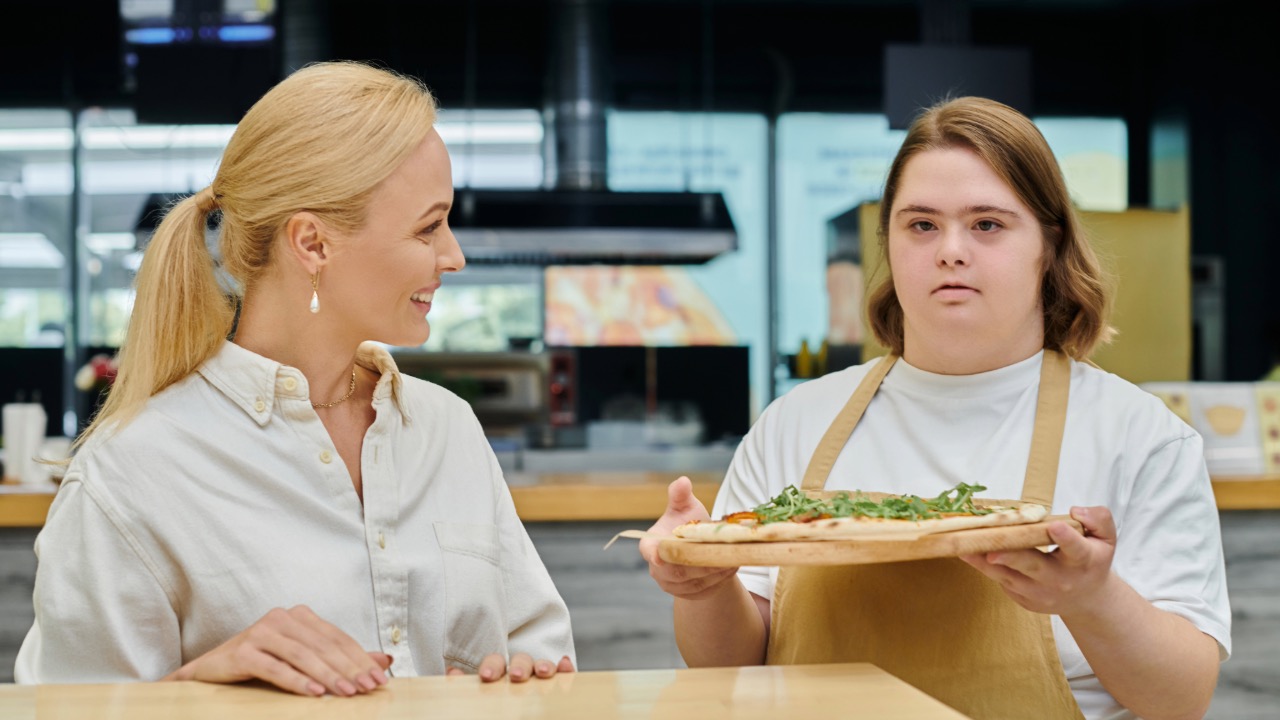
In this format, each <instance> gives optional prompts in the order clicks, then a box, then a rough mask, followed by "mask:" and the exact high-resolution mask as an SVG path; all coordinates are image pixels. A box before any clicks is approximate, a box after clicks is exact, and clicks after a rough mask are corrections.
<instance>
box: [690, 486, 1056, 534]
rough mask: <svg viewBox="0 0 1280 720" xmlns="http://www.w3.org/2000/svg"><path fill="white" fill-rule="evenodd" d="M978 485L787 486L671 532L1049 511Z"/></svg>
mask: <svg viewBox="0 0 1280 720" xmlns="http://www.w3.org/2000/svg"><path fill="white" fill-rule="evenodd" d="M983 490H986V488H985V487H983V486H981V485H969V484H966V483H960V484H959V485H957V486H955V487H954V488H952V489H950V490H948V491H946V492H944V493H942V494H941V495H939V496H937V497H936V498H931V499H927V498H921V497H917V496H915V495H885V494H881V493H863V492H854V493H849V492H836V493H816V494H812V495H810V494H807V493H805V492H803V491H801V490H799V489H798V488H796V487H795V486H793V485H792V486H788V487H787V488H786V489H785V490H783V491H782V494H780V495H778V496H777V497H775V498H773V499H772V500H770V501H769V502H767V503H765V504H763V505H760V506H758V507H756V508H755V509H753V510H747V511H743V512H736V513H732V514H730V515H727V516H725V517H724V518H722V519H721V520H719V521H702V522H699V521H694V522H689V523H685V524H684V525H680V526H678V527H676V528H675V529H674V530H672V534H673V535H675V536H676V537H679V538H682V539H685V540H692V541H697V542H718V543H749V542H788V541H793V540H847V539H850V538H863V537H865V538H871V537H886V536H893V535H913V536H919V535H928V534H933V533H940V532H951V531H955V530H967V529H970V528H985V527H999V526H1003V525H1024V524H1029V523H1035V522H1040V521H1041V520H1043V519H1044V518H1045V516H1046V515H1047V514H1048V511H1047V510H1046V509H1045V507H1044V506H1043V505H1036V504H1034V503H1022V502H1017V501H985V500H981V499H978V498H975V497H974V493H978V492H982V491H983Z"/></svg>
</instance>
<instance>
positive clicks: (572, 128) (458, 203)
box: [449, 0, 738, 265]
mask: <svg viewBox="0 0 1280 720" xmlns="http://www.w3.org/2000/svg"><path fill="white" fill-rule="evenodd" d="M607 6H608V2H607V0H555V2H554V3H553V6H552V12H553V23H554V25H553V33H554V37H553V38H552V46H553V50H554V56H553V58H552V71H553V73H552V78H551V89H550V92H549V95H550V102H549V106H550V107H551V109H552V110H553V112H552V115H553V116H554V122H553V123H550V124H549V127H548V129H547V132H548V134H549V135H551V136H553V137H554V140H555V143H554V149H553V150H551V151H549V152H548V155H551V154H554V157H548V158H546V160H547V162H548V163H549V164H550V165H551V166H552V167H553V169H554V171H555V172H554V177H555V188H554V189H548V190H487V189H475V188H459V189H457V190H455V191H454V201H453V210H452V212H451V213H450V215H449V224H450V227H451V228H452V229H453V231H454V234H455V235H457V237H458V241H459V242H460V243H461V244H462V250H463V253H464V254H465V255H466V257H467V260H468V262H473V263H481V264H535V265H572V264H585V263H610V264H619V265H656V264H661V265H676V264H698V263H705V262H707V261H708V260H710V259H712V258H714V257H716V256H717V255H720V254H721V253H724V252H729V251H731V250H735V249H737V246H738V235H737V232H735V230H734V228H733V221H732V220H731V219H730V217H729V211H728V208H727V207H726V206H725V202H724V198H723V197H721V195H720V194H719V193H695V192H612V191H610V190H609V189H608V185H607V182H606V178H607V163H606V158H607V154H608V149H607V146H606V141H605V101H604V96H605V90H606V87H607V86H608V82H607V81H606V79H605V75H606V73H607V71H608V67H609V64H608V57H607V54H606V52H605V48H606V44H605V42H604V32H605V29H606V23H605V22H604V20H605V18H604V13H605V11H606V9H607Z"/></svg>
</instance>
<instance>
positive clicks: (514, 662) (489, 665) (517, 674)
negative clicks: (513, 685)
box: [445, 653, 573, 682]
mask: <svg viewBox="0 0 1280 720" xmlns="http://www.w3.org/2000/svg"><path fill="white" fill-rule="evenodd" d="M558 672H562V673H567V672H573V661H572V660H570V659H569V656H568V655H566V656H564V657H562V658H560V662H558V663H553V662H551V661H550V660H538V661H537V662H534V660H533V658H532V657H530V656H529V655H528V653H516V654H515V655H512V656H511V665H510V666H508V665H507V660H506V658H504V657H503V656H501V655H499V654H498V653H494V654H492V655H488V656H486V657H485V659H484V660H482V661H480V670H479V675H480V680H481V681H482V682H495V681H497V680H501V679H502V677H503V676H504V675H509V676H511V682H524V681H526V680H528V679H529V678H533V677H539V678H549V677H553V676H554V675H555V674H556V673H558ZM445 674H446V675H465V674H466V673H464V672H463V671H462V670H461V669H459V668H456V667H451V668H449V670H448V671H447V672H446V673H445Z"/></svg>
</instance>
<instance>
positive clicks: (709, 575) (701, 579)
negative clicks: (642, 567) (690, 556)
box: [649, 565, 738, 600]
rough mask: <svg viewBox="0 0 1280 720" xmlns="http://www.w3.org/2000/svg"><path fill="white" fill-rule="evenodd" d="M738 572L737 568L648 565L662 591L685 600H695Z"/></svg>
mask: <svg viewBox="0 0 1280 720" xmlns="http://www.w3.org/2000/svg"><path fill="white" fill-rule="evenodd" d="M737 572H738V569H737V568H698V567H685V566H680V565H667V566H663V567H660V568H655V567H653V566H650V568H649V574H650V575H651V576H652V577H653V579H654V580H656V581H657V582H658V587H660V588H662V590H663V592H665V593H667V594H669V595H673V596H675V597H678V598H684V599H686V600H696V599H698V598H699V597H701V596H703V595H705V594H707V593H710V592H711V591H713V590H715V589H716V588H718V587H719V586H720V585H721V584H722V583H724V582H726V581H728V580H729V579H730V578H732V577H733V576H734V575H735V574H736V573H737Z"/></svg>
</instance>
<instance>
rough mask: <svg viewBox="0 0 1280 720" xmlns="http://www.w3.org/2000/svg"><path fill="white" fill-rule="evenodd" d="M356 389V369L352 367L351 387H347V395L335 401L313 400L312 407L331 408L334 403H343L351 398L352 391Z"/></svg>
mask: <svg viewBox="0 0 1280 720" xmlns="http://www.w3.org/2000/svg"><path fill="white" fill-rule="evenodd" d="M355 391H356V369H355V368H354V367H352V368H351V387H349V388H347V394H346V395H343V396H342V397H340V398H338V399H337V400H334V401H333V402H327V403H315V402H313V403H311V407H313V408H316V409H319V408H331V407H333V406H334V405H341V404H342V403H344V402H346V401H348V400H350V399H351V393H354V392H355Z"/></svg>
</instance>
